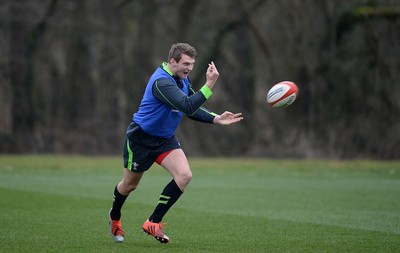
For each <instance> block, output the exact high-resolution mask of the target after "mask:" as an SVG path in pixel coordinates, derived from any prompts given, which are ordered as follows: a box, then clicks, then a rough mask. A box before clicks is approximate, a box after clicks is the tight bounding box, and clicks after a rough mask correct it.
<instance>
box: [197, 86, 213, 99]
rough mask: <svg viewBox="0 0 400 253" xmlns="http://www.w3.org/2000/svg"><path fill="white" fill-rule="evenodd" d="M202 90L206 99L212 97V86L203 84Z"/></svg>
mask: <svg viewBox="0 0 400 253" xmlns="http://www.w3.org/2000/svg"><path fill="white" fill-rule="evenodd" d="M200 91H201V93H203V95H204V97H205V98H206V99H208V98H209V97H211V95H212V94H213V92H212V90H211V89H210V88H208V86H207V85H203V87H201V89H200Z"/></svg>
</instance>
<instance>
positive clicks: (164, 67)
mask: <svg viewBox="0 0 400 253" xmlns="http://www.w3.org/2000/svg"><path fill="white" fill-rule="evenodd" d="M162 68H163V69H164V70H165V71H166V72H167V73H168V74H170V75H171V76H173V74H172V72H171V70H170V69H169V68H168V63H167V62H163V63H162Z"/></svg>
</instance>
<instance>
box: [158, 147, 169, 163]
mask: <svg viewBox="0 0 400 253" xmlns="http://www.w3.org/2000/svg"><path fill="white" fill-rule="evenodd" d="M172 151H173V149H172V150H170V151H167V152H164V153H162V154H161V155H159V156H158V157H157V159H156V163H158V164H160V165H161V163H162V161H163V160H164V158H165V157H167V155H169V153H171V152H172Z"/></svg>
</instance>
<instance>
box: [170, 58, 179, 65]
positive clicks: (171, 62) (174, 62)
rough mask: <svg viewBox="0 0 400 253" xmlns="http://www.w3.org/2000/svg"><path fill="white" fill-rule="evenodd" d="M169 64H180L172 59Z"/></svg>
mask: <svg viewBox="0 0 400 253" xmlns="http://www.w3.org/2000/svg"><path fill="white" fill-rule="evenodd" d="M168 63H169V64H177V63H178V62H177V61H175V59H174V58H170V59H169V60H168Z"/></svg>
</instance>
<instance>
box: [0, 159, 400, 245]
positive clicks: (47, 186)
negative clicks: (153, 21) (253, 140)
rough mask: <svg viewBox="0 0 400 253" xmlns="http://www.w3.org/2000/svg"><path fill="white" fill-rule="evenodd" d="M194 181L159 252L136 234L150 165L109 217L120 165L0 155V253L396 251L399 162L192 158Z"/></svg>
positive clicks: (399, 240)
mask: <svg viewBox="0 0 400 253" xmlns="http://www.w3.org/2000/svg"><path fill="white" fill-rule="evenodd" d="M190 164H191V167H192V170H193V175H194V177H193V180H192V182H191V184H190V185H189V187H188V189H187V191H186V192H185V194H183V195H182V197H181V199H180V200H179V201H178V202H177V203H176V205H175V206H174V207H173V208H172V209H171V211H170V212H169V213H168V214H167V216H166V217H165V219H164V222H166V223H168V225H167V226H166V227H165V232H166V233H167V234H168V236H169V237H170V239H171V242H170V243H169V244H166V245H162V244H160V243H158V242H157V241H156V240H154V239H153V238H151V237H150V236H147V235H145V234H144V233H142V232H141V229H140V228H141V225H142V223H143V221H144V220H145V219H147V218H148V216H149V215H150V213H151V212H152V210H153V208H154V206H155V204H156V202H157V200H158V196H159V194H160V192H161V190H162V188H163V187H164V186H165V185H166V184H167V183H168V182H169V180H170V176H169V175H168V173H166V172H165V171H164V170H162V169H161V168H159V167H158V166H154V167H153V168H151V170H150V171H149V172H147V173H146V175H145V176H144V178H143V180H142V182H141V185H140V186H139V188H138V189H137V190H136V191H135V192H133V193H132V195H131V196H130V197H129V198H128V200H127V202H126V204H125V206H124V209H123V225H124V230H125V235H126V236H125V241H124V243H122V244H117V243H114V241H113V240H112V239H111V237H110V235H109V231H108V220H107V219H108V210H109V208H110V206H111V202H112V193H113V188H114V186H115V184H116V183H117V182H118V181H119V180H120V178H121V176H122V169H121V158H119V157H81V156H6V155H3V156H0V227H1V230H0V252H174V253H175V252H191V253H193V252H400V162H398V161H397V162H378V161H342V162H338V161H279V160H273V161H272V160H258V159H236V160H231V159H190Z"/></svg>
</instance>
